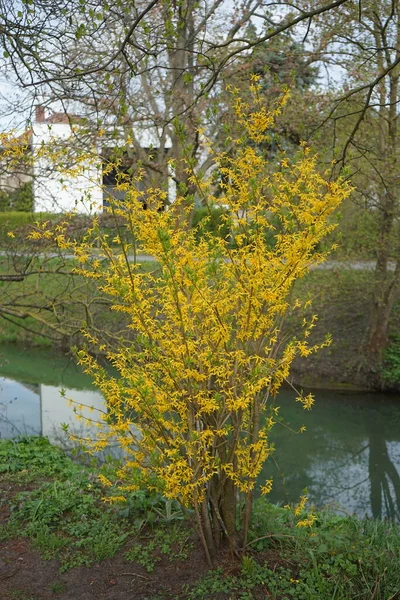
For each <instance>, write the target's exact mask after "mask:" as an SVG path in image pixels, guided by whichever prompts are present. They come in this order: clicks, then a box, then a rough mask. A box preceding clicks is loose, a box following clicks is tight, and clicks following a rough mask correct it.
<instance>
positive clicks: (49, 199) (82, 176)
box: [32, 122, 103, 213]
mask: <svg viewBox="0 0 400 600" xmlns="http://www.w3.org/2000/svg"><path fill="white" fill-rule="evenodd" d="M32 151H33V154H34V157H35V159H34V166H33V195H34V210H35V212H39V211H45V212H50V213H61V212H68V211H71V210H76V211H77V212H79V213H90V212H99V211H101V210H102V206H103V190H102V168H101V162H100V160H99V159H96V157H93V159H91V160H89V159H87V160H85V161H83V163H82V164H81V165H80V166H79V167H77V166H76V159H75V161H74V155H73V136H72V130H71V126H70V125H69V124H68V123H48V122H36V123H34V124H33V127H32ZM49 151H50V155H51V153H52V152H57V153H61V161H59V160H57V162H64V163H65V164H66V165H67V168H71V169H72V170H71V172H68V171H67V170H65V169H61V168H59V167H58V166H57V165H55V164H54V163H53V160H52V159H51V156H50V155H49Z"/></svg>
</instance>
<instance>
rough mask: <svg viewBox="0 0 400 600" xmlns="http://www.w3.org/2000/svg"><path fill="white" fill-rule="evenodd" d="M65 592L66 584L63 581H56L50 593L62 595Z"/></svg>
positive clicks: (51, 586)
mask: <svg viewBox="0 0 400 600" xmlns="http://www.w3.org/2000/svg"><path fill="white" fill-rule="evenodd" d="M64 590H65V583H64V582H63V581H55V582H54V583H52V584H51V585H50V591H51V593H52V594H56V595H57V594H61V593H62V592H63V591H64Z"/></svg>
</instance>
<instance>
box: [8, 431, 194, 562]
mask: <svg viewBox="0 0 400 600" xmlns="http://www.w3.org/2000/svg"><path fill="white" fill-rule="evenodd" d="M105 470H107V466H105ZM98 473H100V470H99V469H97V468H95V470H94V472H93V469H92V470H89V469H88V468H86V467H82V466H81V465H78V464H76V463H74V462H73V461H72V460H71V459H70V458H68V457H67V456H66V455H65V454H64V453H63V452H62V451H61V450H59V449H58V448H55V447H54V446H52V445H51V444H50V443H49V442H48V440H47V439H46V438H39V437H32V438H27V437H26V438H22V439H20V440H18V441H15V440H0V474H2V477H3V478H4V477H6V478H7V479H8V480H10V479H11V480H13V479H16V478H18V481H20V482H21V481H23V482H34V483H36V484H37V487H35V488H34V489H29V490H28V491H24V492H21V493H19V494H17V496H16V497H15V499H14V501H13V503H12V507H11V508H12V511H11V516H10V519H9V521H8V523H6V524H3V525H2V526H1V527H0V541H5V540H8V539H11V538H12V537H15V536H16V535H17V534H19V535H23V536H26V537H28V538H29V539H30V541H31V543H32V545H33V547H34V548H36V549H37V550H38V551H39V552H40V554H41V555H42V557H43V558H44V559H51V558H58V559H59V560H60V562H61V567H60V570H61V572H62V571H65V570H67V569H69V568H71V567H74V566H79V565H86V566H89V565H91V564H93V563H95V562H99V561H101V560H104V559H106V558H110V557H111V556H113V555H114V554H115V553H116V552H117V551H118V550H119V549H120V548H121V546H122V545H123V544H124V542H125V540H126V539H127V537H128V535H129V534H130V533H131V531H132V526H133V529H134V531H136V532H138V531H140V530H141V529H142V528H143V527H144V526H145V525H149V524H155V522H156V521H158V522H162V523H165V524H168V522H170V521H174V520H176V519H177V518H180V519H181V518H182V515H181V513H180V511H179V512H178V508H177V506H175V505H173V504H171V502H170V501H168V500H166V499H164V498H162V497H161V496H160V495H156V494H152V493H150V492H141V491H137V492H132V493H131V494H130V495H129V496H128V498H127V502H126V503H124V505H123V508H122V509H121V510H118V507H113V508H110V507H105V505H104V503H103V502H102V498H103V497H104V496H105V495H106V494H107V492H106V490H104V488H102V486H101V484H100V483H99V480H98V477H97V474H98ZM145 539H146V540H148V539H149V538H148V537H146V538H145ZM154 539H155V542H154V543H155V548H157V550H159V551H161V553H163V554H164V555H169V556H170V557H171V559H172V556H173V557H174V558H180V559H182V558H184V557H186V554H185V553H186V551H187V549H188V548H189V547H190V546H188V545H187V539H188V536H187V533H184V532H183V531H180V530H179V529H178V528H176V527H172V529H170V531H169V530H168V529H167V528H164V529H159V530H157V532H156V533H155V537H154ZM152 543H153V542H152V541H150V542H149V544H152ZM139 555H140V553H139Z"/></svg>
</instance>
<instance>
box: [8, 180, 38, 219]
mask: <svg viewBox="0 0 400 600" xmlns="http://www.w3.org/2000/svg"><path fill="white" fill-rule="evenodd" d="M32 210H33V187H32V182H31V181H27V182H26V183H23V184H22V185H20V186H19V187H18V188H16V189H15V190H11V191H8V192H6V191H4V190H0V211H1V212H7V211H18V212H19V211H21V212H28V213H29V212H32Z"/></svg>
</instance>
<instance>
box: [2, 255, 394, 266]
mask: <svg viewBox="0 0 400 600" xmlns="http://www.w3.org/2000/svg"><path fill="white" fill-rule="evenodd" d="M8 254H10V253H9V252H8V251H7V250H0V256H7V255H8ZM11 254H12V255H13V256H31V255H30V254H29V253H28V252H13V253H11ZM36 256H37V257H38V258H59V257H60V254H59V253H57V252H48V253H40V252H39V253H38V254H36ZM62 257H63V258H67V259H73V258H74V255H73V254H68V253H67V254H63V255H62ZM129 260H130V261H131V262H133V255H130V256H129ZM136 260H137V262H155V259H154V257H153V256H150V255H149V254H138V255H137V257H136ZM375 266H376V261H375V260H349V261H341V260H327V261H326V262H324V263H322V264H320V265H312V266H311V269H323V270H333V269H343V270H346V269H351V270H353V271H373V270H374V269H375ZM395 266H396V265H395V263H394V262H391V263H389V266H388V268H389V270H390V271H394V268H395Z"/></svg>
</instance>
